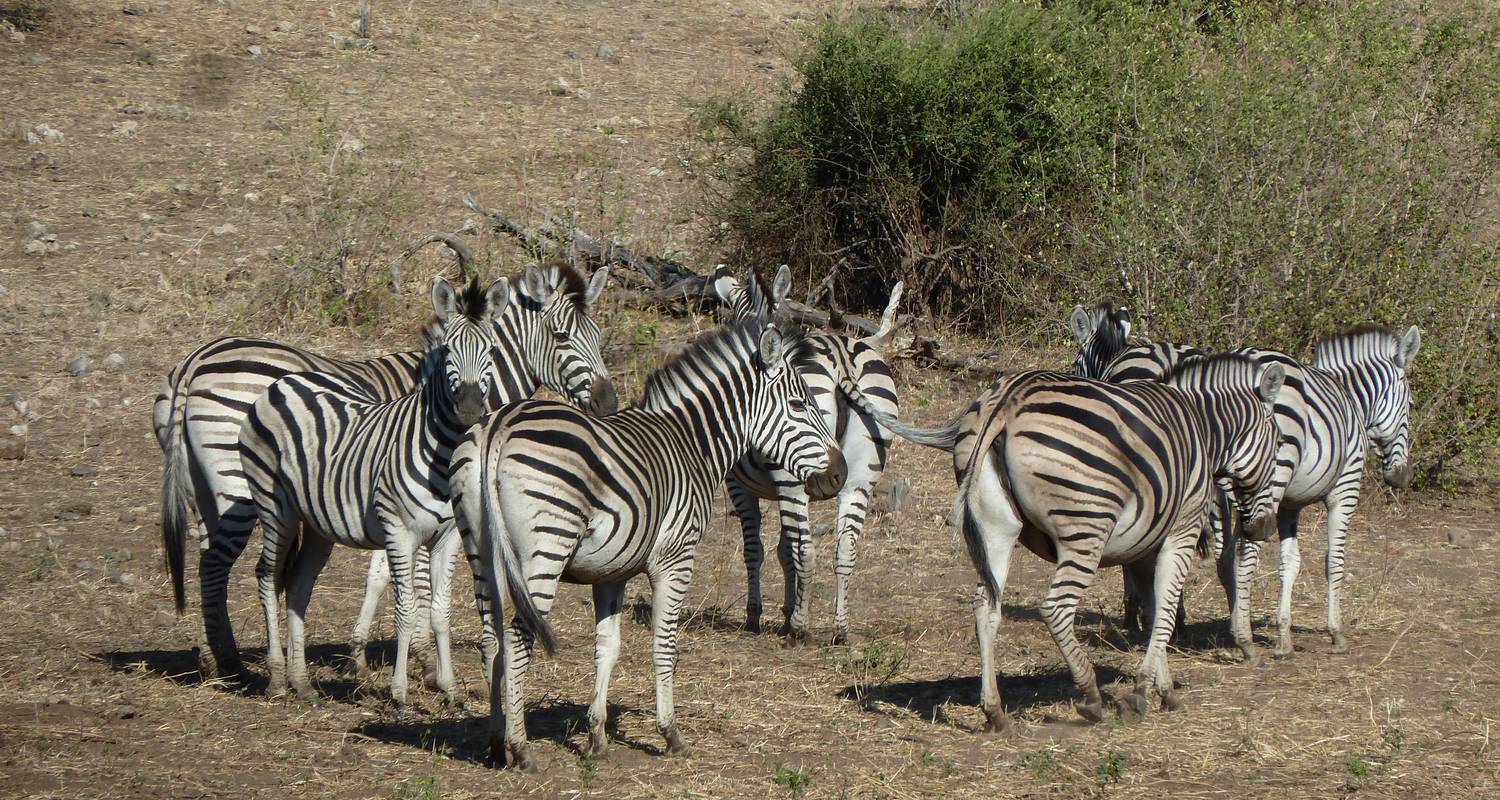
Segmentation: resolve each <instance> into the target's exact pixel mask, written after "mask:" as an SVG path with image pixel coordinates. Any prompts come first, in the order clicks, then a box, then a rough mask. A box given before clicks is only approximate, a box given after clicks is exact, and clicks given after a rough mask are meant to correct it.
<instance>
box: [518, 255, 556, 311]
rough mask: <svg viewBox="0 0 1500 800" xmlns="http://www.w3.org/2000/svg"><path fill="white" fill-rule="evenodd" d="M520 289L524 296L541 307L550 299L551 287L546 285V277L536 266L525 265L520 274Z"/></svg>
mask: <svg viewBox="0 0 1500 800" xmlns="http://www.w3.org/2000/svg"><path fill="white" fill-rule="evenodd" d="M521 288H522V289H523V290H524V291H525V292H526V295H527V296H528V297H530V298H531V299H533V300H535V301H537V302H538V303H540V304H542V305H547V301H549V300H551V299H552V287H551V286H548V285H547V275H546V274H545V273H544V272H543V271H542V268H541V267H539V266H537V265H536V264H527V265H526V271H525V272H523V273H521Z"/></svg>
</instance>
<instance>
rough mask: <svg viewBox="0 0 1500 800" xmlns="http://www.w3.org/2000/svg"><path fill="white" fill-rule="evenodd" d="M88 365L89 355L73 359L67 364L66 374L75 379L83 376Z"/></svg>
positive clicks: (85, 354) (87, 369)
mask: <svg viewBox="0 0 1500 800" xmlns="http://www.w3.org/2000/svg"><path fill="white" fill-rule="evenodd" d="M89 364H90V359H89V354H88V353H84V354H82V355H80V356H78V357H77V358H75V359H73V360H72V361H69V362H68V366H67V372H68V374H69V375H72V376H73V377H75V378H76V377H78V376H80V375H82V374H84V373H85V372H88V371H89Z"/></svg>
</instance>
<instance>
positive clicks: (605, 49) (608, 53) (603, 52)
mask: <svg viewBox="0 0 1500 800" xmlns="http://www.w3.org/2000/svg"><path fill="white" fill-rule="evenodd" d="M594 54H595V55H597V56H598V57H600V58H603V59H613V58H614V57H615V51H614V48H612V47H610V46H609V45H607V44H603V43H601V44H600V45H599V49H598V50H596V51H594Z"/></svg>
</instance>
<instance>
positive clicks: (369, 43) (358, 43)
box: [333, 35, 380, 50]
mask: <svg viewBox="0 0 1500 800" xmlns="http://www.w3.org/2000/svg"><path fill="white" fill-rule="evenodd" d="M333 38H334V42H335V43H336V46H337V47H338V48H339V49H340V50H379V49H380V46H379V45H377V44H375V40H374V39H361V38H360V37H358V36H337V35H335V36H334V37H333Z"/></svg>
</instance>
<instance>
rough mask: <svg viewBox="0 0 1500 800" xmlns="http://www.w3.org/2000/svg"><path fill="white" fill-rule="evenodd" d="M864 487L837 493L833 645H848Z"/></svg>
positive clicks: (864, 504) (866, 490) (866, 492)
mask: <svg viewBox="0 0 1500 800" xmlns="http://www.w3.org/2000/svg"><path fill="white" fill-rule="evenodd" d="M871 485H872V484H869V483H865V484H861V485H859V486H855V487H850V486H849V485H848V484H847V483H846V484H845V489H844V490H843V491H841V492H839V519H838V525H839V534H838V536H839V538H838V550H837V551H836V555H835V559H834V566H833V576H834V592H833V643H834V644H848V643H849V608H848V603H849V581H850V580H852V579H853V577H854V560H855V558H856V557H857V556H858V548H859V535H860V534H861V533H863V532H864V528H865V514H866V513H868V511H869V508H870V487H871Z"/></svg>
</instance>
